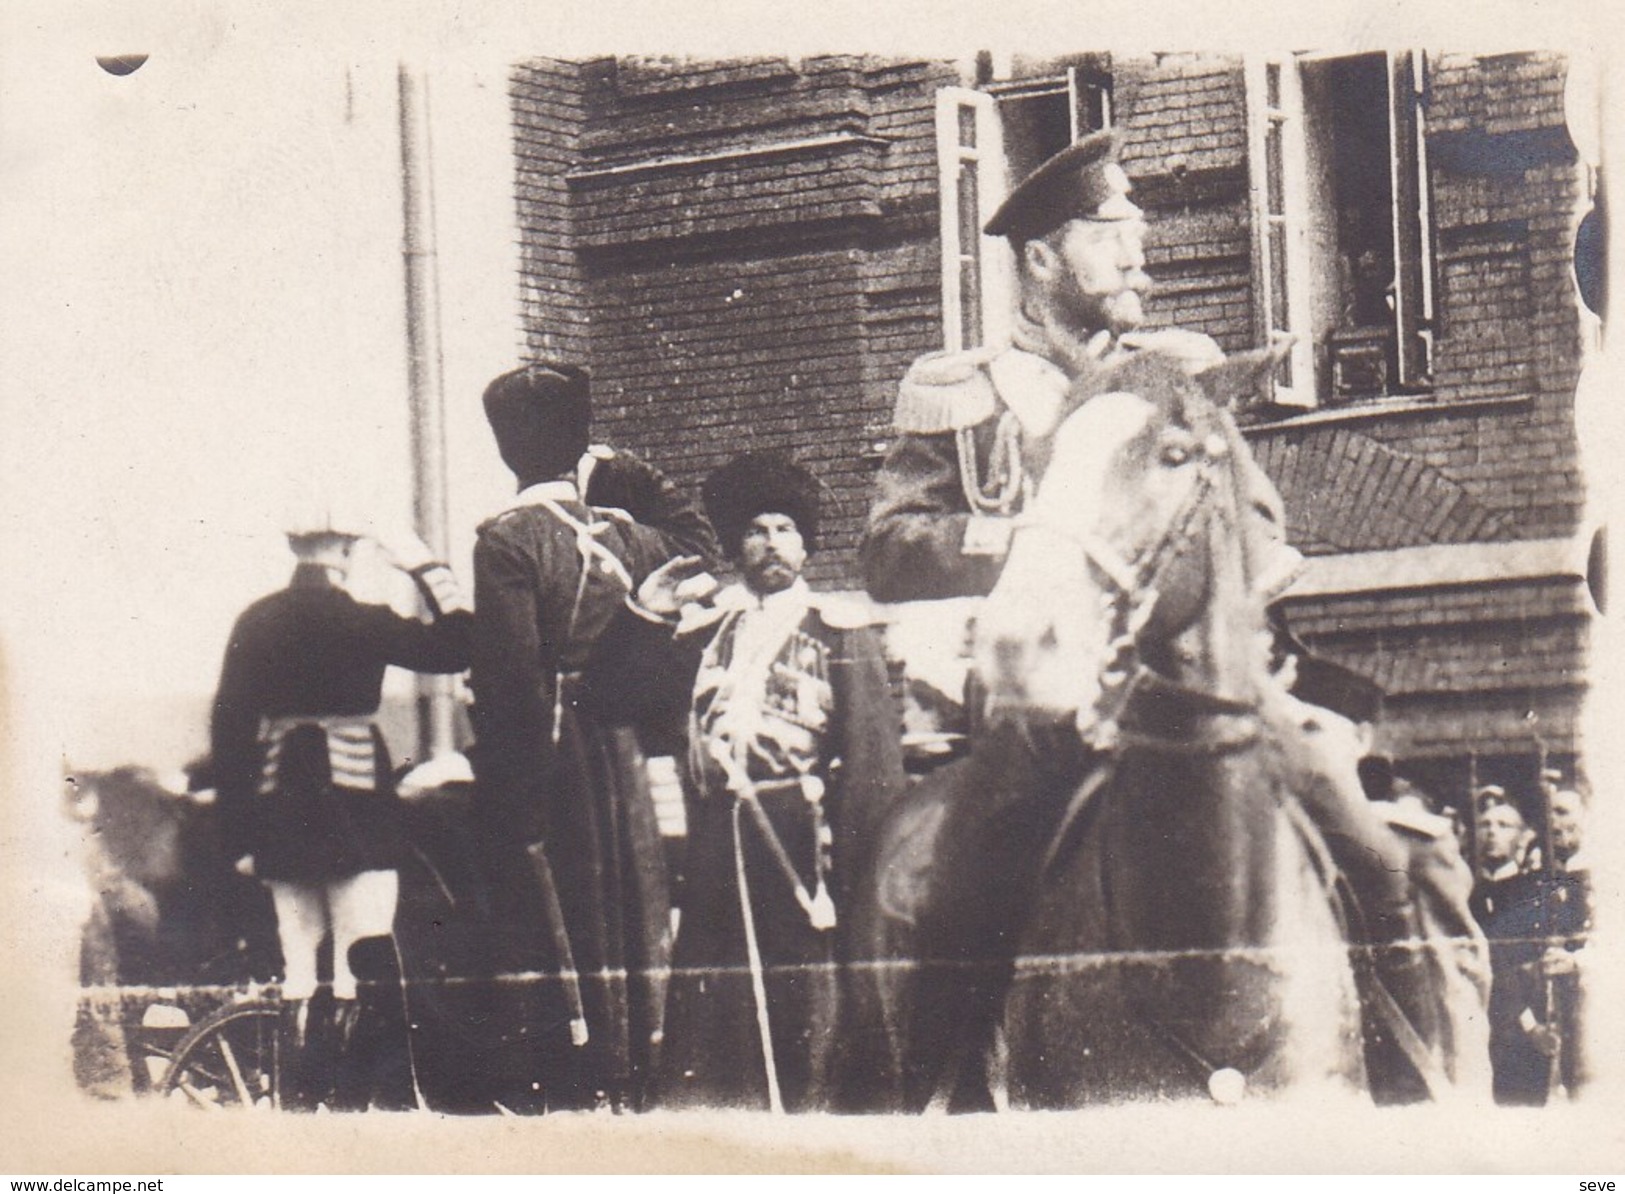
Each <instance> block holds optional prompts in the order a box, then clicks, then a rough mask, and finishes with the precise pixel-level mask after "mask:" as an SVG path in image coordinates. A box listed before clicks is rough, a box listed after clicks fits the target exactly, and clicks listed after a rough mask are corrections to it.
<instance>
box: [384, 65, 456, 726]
mask: <svg viewBox="0 0 1625 1194" xmlns="http://www.w3.org/2000/svg"><path fill="white" fill-rule="evenodd" d="M398 77H399V83H400V111H401V196H402V215H403V226H404V236H403V239H402V242H401V253H402V255H403V257H404V258H405V262H406V346H407V364H408V391H409V394H408V401H409V403H410V405H411V411H412V515H413V520H414V522H415V523H416V525H417V530H418V534H420V535H422V536H423V540H424V542H425V543H427V544H428V545H429V549H430V550H431V551H432V552H434V554H435V557H436V558H437V559H442V560H444V559H448V558H449V556H450V542H449V538H448V535H447V525H446V524H447V518H446V411H445V382H444V378H443V377H442V373H441V354H440V276H439V260H438V258H437V256H436V248H435V229H434V174H433V158H432V152H431V146H430V140H429V83H428V78H427V76H426V75H425V74H424V72H423V71H422V70H421V69H419V68H415V67H413V66H410V65H408V64H407V63H404V62H403V63H401V64H400V66H399V70H398ZM452 701H453V698H452V689H451V679H450V677H448V676H419V677H418V701H417V704H418V745H419V749H420V750H421V751H422V752H423V753H424V755H425V756H426V757H428V758H434V757H436V756H438V755H442V754H446V753H448V752H450V751H452V750H455V749H456V742H455V738H454V731H453V720H452V714H453V705H452Z"/></svg>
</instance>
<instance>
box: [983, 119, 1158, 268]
mask: <svg viewBox="0 0 1625 1194" xmlns="http://www.w3.org/2000/svg"><path fill="white" fill-rule="evenodd" d="M1121 148H1122V138H1121V137H1120V136H1119V135H1118V134H1117V133H1116V132H1114V131H1113V130H1111V129H1106V130H1104V131H1102V132H1098V133H1090V134H1089V135H1088V136H1087V137H1083V138H1080V139H1079V140H1077V141H1074V142H1073V143H1072V144H1071V145H1069V146H1067V147H1066V148H1065V149H1063V150H1061V152H1060V153H1058V154H1056V155H1055V156H1054V157H1052V158H1050V159H1049V160H1048V161H1047V162H1045V163H1044V164H1043V165H1042V166H1040V167H1038V169H1036V170H1034V171H1033V172H1032V173H1031V174H1029V175H1028V176H1027V177H1026V178H1025V179H1023V180H1022V182H1021V184H1020V185H1019V186H1017V187H1016V189H1015V190H1013V191H1011V192H1010V194H1009V196H1008V197H1007V198H1006V199H1005V201H1004V202H1003V203H1001V204H1000V205H999V210H998V211H996V212H994V213H993V218H992V219H991V220H989V221H988V222H987V227H985V228H984V229H983V230H982V231H984V232H986V233H987V234H988V235H989V236H1005V237H1009V238H1010V243H1011V244H1013V245H1016V246H1020V245H1021V244H1023V243H1024V242H1026V241H1029V240H1033V239H1035V238H1037V237H1040V236H1043V235H1044V234H1045V233H1047V232H1052V231H1054V230H1055V229H1057V228H1059V227H1060V226H1061V225H1062V224H1064V223H1066V222H1067V221H1068V220H1133V219H1138V218H1139V217H1140V216H1141V215H1142V214H1143V213H1142V212H1141V211H1140V209H1139V208H1138V207H1136V206H1134V204H1133V203H1131V202H1129V198H1128V192H1129V181H1128V175H1126V174H1124V173H1123V167H1121V166H1120V165H1118V164H1117V155H1118V152H1119V151H1120V150H1121Z"/></svg>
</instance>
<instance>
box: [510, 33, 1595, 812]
mask: <svg viewBox="0 0 1625 1194" xmlns="http://www.w3.org/2000/svg"><path fill="white" fill-rule="evenodd" d="M1566 75H1567V65H1566V62H1565V60H1564V59H1563V57H1562V56H1560V55H1555V54H1551V53H1524V54H1501V55H1495V56H1473V55H1466V54H1451V53H1435V52H1427V53H1423V52H1420V51H1416V52H1400V51H1384V52H1376V53H1361V54H1351V55H1330V54H1327V55H1321V54H1302V55H1286V56H1279V57H1269V56H1265V55H1259V56H1256V57H1255V56H1235V57H1222V56H1213V55H1192V54H1167V55H1136V56H1125V55H1121V54H1102V53H1085V54H1077V55H1072V56H1063V57H1057V58H1052V59H1045V60H1039V59H1023V58H1020V57H1017V58H1013V59H1010V60H1001V59H995V58H994V57H993V56H990V55H985V54H984V55H980V56H977V57H975V58H973V59H967V60H964V61H958V62H955V61H939V60H923V59H922V60H898V59H877V58H870V57H838V56H827V57H815V58H804V59H799V60H793V59H788V58H763V59H751V60H729V61H726V62H701V61H667V60H650V59H630V58H600V59H593V60H586V61H563V60H556V59H536V60H530V61H526V62H524V63H522V64H520V65H518V66H516V67H515V68H514V70H513V72H512V75H511V79H510V94H511V103H512V115H513V129H514V146H515V159H516V193H517V199H518V218H519V224H520V228H521V246H520V249H521V283H522V298H523V307H522V310H523V316H522V318H523V336H524V344H525V349H526V351H527V352H528V353H530V354H531V355H534V356H562V357H566V358H569V359H572V360H578V361H584V362H585V363H587V364H588V365H589V366H590V367H591V369H592V371H593V375H594V385H595V393H596V410H597V412H598V414H597V418H598V421H599V433H600V435H601V436H602V437H603V438H606V439H609V440H610V441H612V442H615V443H618V444H621V445H624V446H626V447H629V448H632V449H634V450H636V451H639V452H641V453H643V454H645V455H647V456H648V457H650V458H651V459H653V460H654V461H656V462H657V463H659V464H660V465H661V466H662V467H664V468H665V469H666V470H668V471H669V472H670V473H671V474H673V475H674V476H675V477H677V478H678V479H679V480H680V481H682V482H685V483H689V484H695V483H697V482H698V480H699V478H700V477H701V476H703V475H704V474H705V473H706V472H707V471H708V470H709V469H711V468H712V467H714V466H715V465H717V464H720V463H721V462H722V461H723V460H724V459H726V458H727V457H728V456H730V455H732V454H733V453H734V452H736V451H739V450H742V449H746V448H768V447H772V448H781V449H788V450H791V451H793V452H794V453H795V454H796V455H797V457H798V458H799V459H801V460H802V461H804V462H805V463H807V464H809V465H810V466H812V467H813V468H814V469H815V470H816V471H817V472H818V473H819V474H820V475H821V476H822V477H823V478H824V480H825V481H826V482H827V483H828V485H829V487H830V490H831V498H830V504H831V505H832V506H833V507H834V509H833V510H832V511H831V514H830V516H828V517H827V519H826V526H827V532H826V535H825V540H826V548H825V550H824V551H823V552H822V553H821V554H820V555H819V556H818V557H815V560H814V562H813V569H812V578H813V580H814V582H815V583H817V584H819V585H821V586H824V587H834V588H855V587H857V586H858V584H859V580H858V575H857V569H856V554H855V552H856V547H857V544H858V541H859V538H860V536H861V533H862V526H863V518H864V513H865V510H866V508H867V505H868V500H869V489H870V486H871V483H872V480H873V476H874V473H875V470H876V468H877V467H878V464H879V461H880V459H881V457H882V455H883V453H884V451H885V448H886V445H887V442H888V439H889V436H890V434H891V428H890V426H889V419H890V414H891V410H892V405H893V400H894V396H895V386H896V383H897V380H898V378H899V377H900V376H901V374H902V372H903V370H904V369H905V367H906V366H907V364H908V363H909V361H910V360H911V359H913V358H914V357H915V356H917V355H919V354H921V353H925V352H929V351H932V350H934V349H940V348H943V347H945V346H946V347H950V348H954V347H961V346H968V345H974V344H982V343H997V342H998V341H999V339H1000V337H1001V336H1002V335H1003V334H1004V332H1005V329H1006V328H1007V326H1008V321H1009V303H1010V294H1011V282H1010V273H1011V262H1010V261H1009V260H1008V250H1007V249H1006V248H1005V247H1004V245H1003V244H1002V242H998V241H992V240H989V239H988V238H986V237H984V236H982V235H981V233H980V228H981V226H982V224H983V223H984V221H985V220H986V218H987V216H988V215H989V214H991V212H992V211H993V209H994V208H995V207H996V205H997V203H998V202H999V199H1000V198H1001V197H1002V195H1003V194H1004V193H1005V190H1006V188H1007V187H1008V185H1009V181H1010V179H1011V178H1012V177H1018V178H1019V177H1020V176H1021V175H1023V174H1024V173H1025V172H1026V171H1027V170H1028V169H1030V168H1031V167H1032V166H1033V165H1034V164H1036V163H1037V162H1039V161H1041V160H1042V159H1043V158H1044V157H1046V156H1048V155H1049V154H1050V153H1052V152H1054V151H1055V150H1057V149H1059V148H1060V147H1062V146H1064V145H1065V144H1067V143H1068V142H1069V141H1071V140H1072V139H1073V138H1074V137H1076V136H1077V135H1079V134H1081V133H1082V132H1085V131H1088V130H1089V129H1092V128H1099V127H1103V126H1106V125H1111V126H1114V127H1116V128H1118V129H1120V130H1121V131H1122V133H1123V134H1124V137H1125V152H1124V167H1125V169H1126V170H1127V172H1128V174H1129V176H1130V178H1131V179H1132V181H1133V183H1134V188H1135V190H1134V198H1135V199H1136V201H1137V202H1138V203H1140V205H1141V206H1142V207H1144V208H1145V209H1146V211H1147V212H1148V214H1149V218H1150V234H1149V239H1148V243H1147V256H1148V271H1149V272H1150V273H1151V275H1152V277H1153V278H1154V280H1155V282H1156V290H1155V292H1154V294H1153V296H1152V298H1151V300H1150V303H1149V306H1148V310H1149V322H1150V324H1151V325H1152V326H1181V327H1187V328H1193V329H1196V330H1199V331H1202V332H1206V333H1208V334H1210V335H1212V336H1213V337H1214V338H1215V339H1216V340H1217V341H1218V342H1219V343H1220V344H1221V345H1222V346H1223V347H1224V348H1225V349H1226V350H1227V351H1236V350H1241V349H1245V348H1249V347H1254V346H1257V345H1260V344H1264V343H1267V342H1269V341H1270V340H1271V339H1272V338H1274V337H1277V336H1280V335H1283V334H1285V335H1290V336H1291V337H1293V348H1292V350H1291V353H1290V354H1289V356H1288V358H1287V360H1286V361H1285V362H1284V363H1283V365H1282V367H1281V369H1280V371H1279V373H1278V375H1277V376H1276V378H1275V379H1274V384H1273V392H1272V393H1271V394H1269V395H1267V396H1261V398H1260V401H1259V402H1258V403H1257V405H1256V406H1254V407H1252V408H1251V409H1249V410H1248V411H1247V412H1245V414H1244V421H1245V423H1246V432H1247V435H1248V438H1249V439H1250V441H1251V443H1252V446H1253V450H1254V451H1255V453H1256V454H1257V457H1258V459H1259V462H1260V463H1261V464H1262V465H1263V467H1264V468H1265V469H1266V471H1268V472H1269V474H1270V475H1271V476H1272V477H1273V479H1274V480H1275V482H1276V484H1277V486H1278V487H1279V488H1280V490H1281V493H1282V496H1283V498H1284V499H1285V502H1286V508H1287V511H1288V516H1289V523H1290V526H1289V532H1290V537H1291V539H1292V541H1293V542H1294V543H1295V544H1296V545H1297V546H1298V547H1299V548H1300V549H1301V550H1303V551H1304V552H1305V553H1306V554H1308V555H1309V556H1310V557H1311V567H1310V569H1309V571H1308V572H1307V574H1306V575H1305V577H1304V579H1303V581H1302V582H1301V583H1300V584H1299V585H1298V587H1297V588H1295V589H1294V590H1293V591H1292V592H1291V593H1290V594H1289V595H1288V597H1287V599H1286V611H1287V613H1288V615H1289V618H1290V620H1291V623H1292V625H1293V627H1294V629H1295V631H1296V632H1297V633H1298V634H1299V636H1300V637H1301V638H1303V639H1304V640H1305V641H1306V642H1307V643H1309V644H1310V645H1311V646H1312V647H1314V648H1315V649H1316V650H1318V651H1321V652H1323V653H1325V654H1326V655H1328V656H1330V657H1332V658H1334V659H1336V660H1338V661H1340V662H1343V663H1345V664H1347V665H1348V666H1350V667H1352V668H1354V669H1355V670H1357V671H1359V672H1361V673H1362V674H1364V675H1366V676H1368V677H1370V678H1371V679H1373V680H1375V681H1376V682H1377V683H1378V684H1379V685H1380V686H1381V687H1382V688H1383V690H1384V692H1385V693H1386V694H1387V702H1386V714H1385V720H1384V723H1383V726H1382V728H1381V735H1382V741H1381V746H1382V748H1383V749H1384V750H1386V751H1387V752H1388V753H1390V754H1391V755H1392V756H1393V757H1394V758H1395V759H1396V760H1397V761H1398V763H1399V764H1400V766H1401V768H1402V769H1403V770H1408V771H1409V772H1410V773H1411V774H1412V775H1413V776H1414V777H1415V778H1417V779H1419V780H1421V781H1422V782H1423V783H1424V784H1425V785H1426V786H1428V787H1429V788H1431V789H1433V790H1434V791H1435V792H1436V793H1438V794H1439V795H1442V796H1445V797H1446V798H1448V799H1450V800H1451V801H1452V802H1453V803H1456V804H1458V805H1464V804H1465V802H1466V799H1467V793H1468V792H1469V791H1470V789H1471V787H1472V786H1473V785H1474V784H1476V783H1482V782H1492V781H1494V782H1501V783H1504V784H1508V785H1511V786H1514V787H1517V788H1521V789H1523V790H1525V791H1526V792H1527V793H1529V794H1530V795H1531V801H1530V803H1531V805H1532V810H1533V811H1534V812H1535V813H1536V815H1537V817H1538V815H1539V813H1540V809H1539V808H1538V804H1539V802H1538V800H1535V799H1533V794H1534V792H1535V790H1536V788H1535V785H1536V779H1537V777H1538V775H1539V772H1540V770H1541V769H1542V768H1543V767H1549V768H1555V769H1558V770H1560V771H1564V772H1566V773H1573V772H1575V771H1576V770H1577V769H1580V753H1581V743H1580V741H1579V729H1578V727H1579V711H1580V708H1581V704H1582V700H1583V698H1584V695H1585V691H1586V683H1587V680H1586V651H1587V641H1588V631H1589V627H1590V626H1591V622H1592V618H1593V617H1594V616H1595V613H1596V605H1595V603H1596V601H1597V600H1598V599H1599V598H1600V594H1599V592H1598V591H1597V588H1596V585H1595V583H1594V582H1595V579H1596V578H1595V577H1594V576H1592V577H1591V579H1590V581H1589V582H1588V558H1587V550H1586V549H1587V547H1588V543H1589V540H1588V538H1587V528H1586V527H1585V526H1584V525H1583V520H1584V499H1585V494H1584V487H1583V481H1582V478H1581V475H1580V471H1579V461H1578V456H1579V453H1578V444H1577V442H1576V437H1575V430H1574V428H1575V421H1574V395H1575V388H1576V383H1577V380H1578V377H1579V372H1580V368H1581V364H1582V361H1583V360H1584V359H1585V355H1586V351H1587V347H1588V342H1589V339H1590V338H1591V337H1592V336H1594V335H1595V332H1594V331H1593V330H1592V329H1593V328H1594V326H1595V325H1594V323H1593V321H1590V320H1589V319H1588V318H1587V317H1585V316H1584V314H1583V306H1582V303H1581V301H1580V299H1579V296H1578V293H1577V291H1576V287H1575V282H1574V266H1573V250H1574V242H1575V233H1576V228H1577V225H1578V223H1579V220H1580V216H1581V214H1582V213H1583V212H1584V211H1585V210H1586V208H1587V206H1588V204H1589V203H1590V202H1591V200H1592V198H1593V193H1594V190H1595V185H1596V179H1595V174H1594V171H1593V170H1592V168H1591V167H1589V166H1588V165H1587V164H1586V163H1585V162H1584V161H1583V160H1582V159H1581V158H1580V156H1579V154H1578V153H1577V151H1576V148H1575V146H1574V144H1573V143H1572V141H1571V138H1570V135H1569V133H1568V131H1567V126H1566V123H1565V104H1564V99H1565V80H1566ZM1595 565H1596V561H1595V560H1592V561H1591V571H1592V572H1595Z"/></svg>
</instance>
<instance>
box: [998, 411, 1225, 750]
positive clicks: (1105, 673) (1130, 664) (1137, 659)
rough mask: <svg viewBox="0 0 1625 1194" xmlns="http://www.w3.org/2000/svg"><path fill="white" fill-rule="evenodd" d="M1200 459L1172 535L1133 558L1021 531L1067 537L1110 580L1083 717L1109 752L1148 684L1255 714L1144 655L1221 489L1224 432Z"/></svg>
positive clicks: (1197, 746)
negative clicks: (1165, 586)
mask: <svg viewBox="0 0 1625 1194" xmlns="http://www.w3.org/2000/svg"><path fill="white" fill-rule="evenodd" d="M1193 451H1194V454H1195V455H1196V469H1197V472H1196V476H1195V477H1194V478H1193V480H1192V482H1191V486H1190V490H1189V492H1188V493H1187V494H1186V495H1185V498H1184V500H1183V501H1182V502H1181V503H1180V505H1179V507H1178V508H1177V509H1176V511H1175V513H1174V516H1173V518H1171V519H1170V520H1169V523H1168V527H1167V529H1166V530H1165V531H1164V532H1163V534H1162V535H1161V537H1159V538H1158V539H1157V540H1156V541H1155V542H1153V543H1152V544H1151V545H1150V546H1149V547H1148V548H1146V549H1144V550H1143V551H1141V552H1139V553H1138V554H1137V555H1136V556H1134V557H1125V556H1124V555H1123V554H1122V553H1121V552H1119V551H1118V550H1117V549H1116V548H1115V547H1113V546H1112V545H1111V544H1110V543H1108V542H1107V541H1106V540H1105V539H1103V538H1102V537H1100V536H1099V535H1096V534H1094V533H1092V532H1089V531H1083V532H1079V531H1074V530H1071V529H1069V528H1065V527H1061V526H1058V525H1056V524H1055V523H1053V522H1051V521H1047V520H1042V519H1037V518H1033V517H1032V516H1031V515H1024V516H1023V517H1022V518H1020V519H1018V520H1017V522H1016V525H1015V528H1014V530H1015V531H1016V532H1019V531H1022V530H1029V529H1030V530H1042V531H1045V532H1047V533H1049V534H1053V535H1057V536H1059V537H1061V538H1063V539H1067V540H1069V541H1071V542H1072V543H1075V544H1076V545H1077V546H1079V547H1080V548H1082V550H1083V553H1084V557H1085V558H1086V559H1087V560H1088V561H1089V564H1090V566H1091V567H1093V568H1094V569H1095V571H1096V572H1097V573H1099V574H1100V576H1102V577H1103V578H1105V580H1106V581H1107V582H1108V584H1107V586H1106V591H1107V602H1108V604H1109V606H1110V610H1111V617H1110V618H1109V620H1108V625H1109V627H1110V631H1109V633H1110V636H1111V637H1110V639H1109V641H1108V643H1107V654H1106V659H1105V662H1104V663H1103V664H1102V666H1101V669H1100V673H1099V675H1098V676H1097V678H1096V679H1097V681H1098V684H1099V689H1100V693H1101V695H1100V696H1099V697H1098V698H1097V699H1096V701H1095V703H1094V706H1093V707H1092V708H1091V709H1090V710H1089V711H1088V713H1089V720H1088V721H1087V722H1085V720H1084V715H1085V711H1084V710H1082V709H1080V710H1079V712H1078V721H1079V727H1078V728H1079V731H1080V733H1082V734H1083V735H1084V737H1085V739H1086V741H1088V742H1089V744H1090V745H1091V746H1093V747H1095V748H1096V749H1099V750H1110V749H1112V748H1113V747H1116V746H1118V745H1121V744H1122V743H1123V741H1124V739H1125V735H1124V732H1123V731H1122V729H1121V726H1120V719H1121V717H1122V715H1123V713H1124V711H1125V710H1126V709H1127V707H1128V703H1129V700H1130V699H1131V698H1132V697H1133V696H1134V694H1135V692H1136V691H1138V690H1139V689H1140V688H1141V687H1142V686H1143V685H1146V684H1154V685H1156V686H1157V687H1158V688H1161V689H1164V690H1170V691H1174V692H1177V693H1179V694H1180V695H1182V696H1184V697H1186V698H1188V699H1191V700H1194V701H1197V702H1199V703H1203V704H1206V705H1208V706H1210V707H1212V708H1213V709H1214V711H1215V712H1219V713H1229V714H1248V713H1252V712H1254V711H1255V710H1256V702H1246V701H1241V700H1238V699H1236V698H1232V697H1226V696H1223V695H1221V694H1218V693H1210V692H1206V691H1203V690H1199V689H1193V688H1189V687H1187V686H1185V685H1182V684H1179V683H1178V682H1176V681H1174V680H1170V679H1168V678H1167V677H1165V676H1162V675H1160V674H1159V673H1157V672H1156V671H1154V670H1153V669H1152V668H1150V667H1149V666H1147V665H1146V663H1145V662H1144V660H1143V659H1142V658H1141V653H1140V634H1141V632H1142V631H1144V629H1145V628H1146V626H1147V625H1148V624H1149V623H1150V621H1151V617H1152V615H1153V614H1154V613H1155V612H1156V607H1157V602H1158V601H1159V600H1160V599H1161V596H1162V593H1161V590H1160V588H1159V584H1160V582H1161V581H1162V580H1163V578H1164V577H1165V576H1166V575H1167V571H1168V569H1169V567H1170V566H1171V565H1172V564H1173V563H1174V562H1176V561H1177V560H1178V559H1179V558H1180V557H1181V556H1182V555H1183V554H1184V553H1185V550H1186V549H1187V548H1188V547H1189V545H1190V543H1191V541H1192V539H1193V537H1194V533H1195V528H1196V525H1197V521H1198V519H1199V517H1200V516H1201V515H1202V513H1203V512H1204V511H1203V507H1204V503H1205V501H1206V499H1207V497H1208V495H1209V494H1211V493H1212V492H1213V491H1214V490H1215V488H1217V484H1216V474H1217V471H1218V467H1219V462H1220V461H1221V460H1223V459H1224V458H1226V457H1227V456H1228V455H1229V453H1230V445H1229V444H1228V443H1227V442H1226V441H1225V440H1224V438H1223V437H1222V436H1221V435H1219V434H1218V433H1217V432H1214V433H1212V434H1210V435H1208V436H1207V437H1206V438H1205V439H1204V440H1202V441H1201V442H1200V443H1199V444H1198V445H1197V446H1196V448H1195V449H1194V450H1193ZM1254 736H1255V734H1254V733H1253V732H1252V730H1251V727H1248V730H1247V732H1245V733H1243V734H1242V735H1241V736H1240V737H1238V738H1235V739H1231V738H1223V739H1215V740H1201V741H1197V742H1194V743H1192V742H1175V741H1173V740H1162V739H1158V740H1156V741H1155V742H1154V743H1151V742H1147V741H1145V740H1144V739H1143V736H1134V740H1135V741H1136V742H1143V743H1144V744H1148V745H1150V744H1154V745H1156V746H1158V747H1160V748H1162V749H1165V750H1176V751H1191V750H1197V751H1210V750H1224V749H1232V748H1234V747H1238V746H1242V745H1245V744H1247V743H1248V742H1251V741H1252V740H1253V738H1254Z"/></svg>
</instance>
